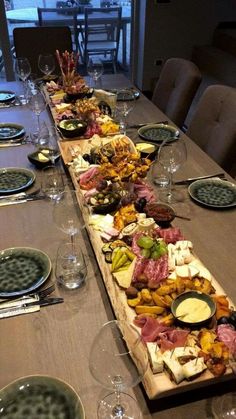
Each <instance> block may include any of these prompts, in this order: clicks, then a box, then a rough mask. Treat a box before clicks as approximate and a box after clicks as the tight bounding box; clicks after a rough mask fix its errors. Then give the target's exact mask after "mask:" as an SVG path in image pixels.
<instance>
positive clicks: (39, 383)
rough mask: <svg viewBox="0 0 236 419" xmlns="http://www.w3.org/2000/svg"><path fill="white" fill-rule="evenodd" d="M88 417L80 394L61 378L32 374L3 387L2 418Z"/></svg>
mask: <svg viewBox="0 0 236 419" xmlns="http://www.w3.org/2000/svg"><path fill="white" fill-rule="evenodd" d="M1 417H2V418H4V419H23V418H27V419H37V418H38V419H49V418H50V419H59V418H60V419H85V412H84V408H83V405H82V402H81V400H80V397H79V396H78V394H77V393H76V392H75V390H74V389H73V388H72V387H71V386H70V385H69V384H67V383H65V382H64V381H62V380H59V379H57V378H53V377H49V376H43V375H32V376H28V377H23V378H19V379H18V380H16V381H14V382H12V383H10V384H9V385H8V386H6V387H4V388H3V389H2V390H1V391H0V418H1Z"/></svg>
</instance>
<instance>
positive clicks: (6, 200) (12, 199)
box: [0, 190, 45, 207]
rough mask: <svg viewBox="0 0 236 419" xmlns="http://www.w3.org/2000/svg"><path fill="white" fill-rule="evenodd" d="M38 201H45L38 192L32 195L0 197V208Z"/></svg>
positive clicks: (21, 194)
mask: <svg viewBox="0 0 236 419" xmlns="http://www.w3.org/2000/svg"><path fill="white" fill-rule="evenodd" d="M40 199H45V196H44V195H41V194H40V193H39V190H37V191H35V192H32V193H25V192H21V193H18V194H14V195H5V196H0V207H3V206H6V205H15V204H23V203H25V202H28V201H38V200H40Z"/></svg>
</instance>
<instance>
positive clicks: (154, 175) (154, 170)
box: [151, 160, 170, 188]
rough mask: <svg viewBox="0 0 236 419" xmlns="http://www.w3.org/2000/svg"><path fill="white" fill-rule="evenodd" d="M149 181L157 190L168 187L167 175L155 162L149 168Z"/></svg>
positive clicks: (168, 179)
mask: <svg viewBox="0 0 236 419" xmlns="http://www.w3.org/2000/svg"><path fill="white" fill-rule="evenodd" d="M151 180H152V182H153V183H154V185H155V186H157V187H158V188H167V187H168V185H169V181H170V178H169V174H168V172H167V170H165V168H164V167H163V166H161V165H160V163H159V162H158V161H157V160H155V161H154V162H153V164H152V166H151Z"/></svg>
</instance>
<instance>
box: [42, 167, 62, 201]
mask: <svg viewBox="0 0 236 419" xmlns="http://www.w3.org/2000/svg"><path fill="white" fill-rule="evenodd" d="M64 190H65V185H64V180H63V175H62V172H61V171H60V169H57V168H56V167H55V166H46V167H44V168H43V170H42V180H41V191H42V193H43V194H44V195H45V196H46V197H48V198H50V199H51V200H53V201H54V200H58V199H60V197H61V195H62V194H63V192H64Z"/></svg>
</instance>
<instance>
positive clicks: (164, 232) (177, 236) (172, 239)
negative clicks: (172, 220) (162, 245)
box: [158, 227, 184, 243]
mask: <svg viewBox="0 0 236 419" xmlns="http://www.w3.org/2000/svg"><path fill="white" fill-rule="evenodd" d="M158 234H159V237H161V238H162V239H163V240H164V241H165V242H166V243H176V242H177V241H178V240H183V239H184V237H183V236H182V233H181V231H180V229H179V228H177V227H170V228H159V229H158Z"/></svg>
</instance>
